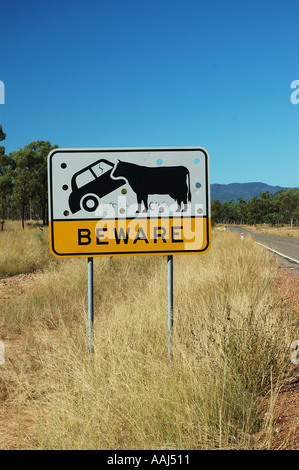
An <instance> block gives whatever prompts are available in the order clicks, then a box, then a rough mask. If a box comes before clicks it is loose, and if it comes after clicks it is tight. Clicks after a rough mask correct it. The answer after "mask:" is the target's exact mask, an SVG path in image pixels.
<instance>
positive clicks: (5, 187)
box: [0, 124, 58, 230]
mask: <svg viewBox="0 0 299 470" xmlns="http://www.w3.org/2000/svg"><path fill="white" fill-rule="evenodd" d="M5 137H6V134H5V133H4V132H3V128H2V125H1V124H0V141H3V140H5ZM57 147H58V145H51V144H50V142H49V141H43V140H40V141H37V142H31V143H30V144H28V145H25V146H24V147H23V148H20V149H19V150H17V151H15V152H11V153H10V154H9V155H6V154H5V147H3V146H0V227H1V230H3V229H4V223H5V220H6V219H16V220H21V221H22V227H23V228H24V227H25V221H26V220H42V222H43V225H47V224H48V179H47V157H48V154H49V152H50V151H51V150H52V149H54V148H57Z"/></svg>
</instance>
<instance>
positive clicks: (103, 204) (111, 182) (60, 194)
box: [48, 147, 210, 221]
mask: <svg viewBox="0 0 299 470" xmlns="http://www.w3.org/2000/svg"><path fill="white" fill-rule="evenodd" d="M48 178H49V215H50V220H51V221H53V220H60V221H68V220H90V219H101V218H107V219H113V218H115V219H122V218H136V217H143V218H144V217H150V216H155V215H158V216H159V217H162V218H163V217H171V216H177V215H178V214H179V213H181V215H186V216H189V217H198V216H200V217H210V204H209V203H210V184H209V156H208V153H207V152H206V150H204V149H203V148H200V147H195V148H190V147H187V148H151V149H143V148H140V149H137V148H132V149H59V148H58V149H55V150H53V151H52V152H51V153H50V154H49V158H48Z"/></svg>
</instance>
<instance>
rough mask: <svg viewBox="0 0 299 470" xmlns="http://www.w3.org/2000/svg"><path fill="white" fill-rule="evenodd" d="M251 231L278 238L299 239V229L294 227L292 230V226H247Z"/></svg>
mask: <svg viewBox="0 0 299 470" xmlns="http://www.w3.org/2000/svg"><path fill="white" fill-rule="evenodd" d="M245 227H247V228H249V229H250V230H254V231H256V232H258V233H263V234H265V235H274V236H278V237H292V238H299V228H298V227H296V226H294V227H293V228H291V226H290V225H283V226H281V227H273V226H272V225H267V224H263V225H256V226H253V225H248V226H245Z"/></svg>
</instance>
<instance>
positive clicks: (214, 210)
mask: <svg viewBox="0 0 299 470" xmlns="http://www.w3.org/2000/svg"><path fill="white" fill-rule="evenodd" d="M221 213H222V207H221V202H220V201H219V200H218V199H213V201H212V202H211V218H212V224H213V225H214V224H216V223H220V222H221Z"/></svg>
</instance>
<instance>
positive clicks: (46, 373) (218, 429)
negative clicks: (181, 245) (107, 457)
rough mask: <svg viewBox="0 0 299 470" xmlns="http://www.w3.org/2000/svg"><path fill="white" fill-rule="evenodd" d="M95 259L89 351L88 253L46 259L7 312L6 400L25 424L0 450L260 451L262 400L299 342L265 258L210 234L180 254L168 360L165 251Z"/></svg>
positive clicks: (1, 440) (258, 250)
mask: <svg viewBox="0 0 299 470" xmlns="http://www.w3.org/2000/svg"><path fill="white" fill-rule="evenodd" d="M94 264H95V266H94V269H95V273H94V278H95V325H94V327H95V328H94V343H95V344H94V346H95V353H94V355H93V356H92V357H91V356H90V355H88V352H87V261H86V259H83V260H82V259H70V260H59V261H58V263H57V262H56V263H48V264H45V265H44V266H47V270H46V271H45V267H44V271H45V273H44V274H43V276H39V277H38V280H37V281H36V282H35V283H34V284H32V285H31V286H30V289H29V288H28V289H27V290H25V291H24V293H23V295H21V296H19V297H18V298H16V299H10V300H9V301H8V302H7V303H6V304H4V305H2V306H1V304H0V308H1V309H2V312H1V317H0V333H1V332H2V336H0V339H1V338H2V339H3V340H4V342H6V344H7V346H8V347H7V354H6V362H5V364H4V365H3V366H0V367H1V371H2V375H1V379H0V397H1V396H2V406H3V410H4V411H3V413H4V414H5V410H6V412H7V410H11V409H14V410H15V411H17V412H15V414H11V416H12V418H11V420H13V419H16V421H17V423H18V426H17V431H16V430H15V427H13V430H12V431H10V433H9V434H7V433H5V432H2V433H0V448H2V449H4V448H11V447H13V446H15V447H17V448H26V449H30V448H34V449H251V448H253V447H259V446H263V445H265V440H264V441H263V444H262V443H259V441H258V440H257V439H256V435H257V432H259V433H262V432H264V431H269V429H270V426H269V422H271V419H270V418H269V422H267V423H264V424H263V423H262V422H261V419H260V414H259V406H262V402H263V400H262V402H260V401H259V402H258V401H257V397H263V396H265V395H266V394H268V393H269V392H270V391H271V389H272V394H274V392H273V390H274V389H275V387H279V385H280V383H281V382H280V381H281V379H282V377H283V376H284V375H285V373H286V371H287V369H288V368H289V345H290V342H291V341H292V340H293V339H294V337H296V326H295V319H296V317H295V314H294V317H293V316H292V315H290V314H289V315H287V316H286V315H284V314H283V312H282V310H281V305H280V304H279V303H278V302H277V300H275V298H274V297H273V280H274V277H275V273H276V266H275V265H274V264H273V261H272V258H271V255H269V253H268V252H267V251H265V250H264V249H263V248H262V247H259V246H257V245H256V244H255V243H254V241H253V240H252V239H250V238H248V239H245V240H243V241H242V242H241V241H240V239H239V237H238V236H235V235H233V234H230V233H226V232H220V231H217V229H216V230H214V232H213V238H212V247H211V249H210V251H209V252H208V253H207V254H205V255H200V256H196V255H195V256H189V255H187V256H175V257H174V295H175V298H174V341H173V357H174V359H173V362H172V363H169V362H168V359H167V267H166V257H163V256H159V257H134V258H114V259H113V260H111V261H110V260H109V259H104V258H98V259H95V263H94ZM13 332H14V333H15V332H17V333H18V334H19V335H20V336H18V338H19V339H20V338H21V340H19V341H17V342H15V341H12V339H10V338H9V335H12V334H13ZM273 396H274V395H273ZM273 399H274V398H273ZM257 403H259V405H257ZM28 413H29V417H30V418H28ZM0 416H1V412H0ZM16 416H17V418H16ZM269 416H270V415H269ZM7 423H8V425H9V423H10V419H9V417H8V418H7ZM24 423H25V424H26V425H25V424H24ZM8 428H9V426H8ZM1 430H2V429H1Z"/></svg>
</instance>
